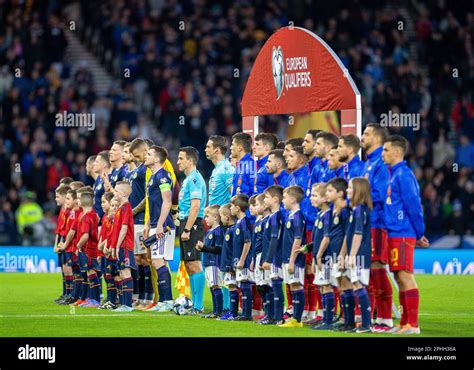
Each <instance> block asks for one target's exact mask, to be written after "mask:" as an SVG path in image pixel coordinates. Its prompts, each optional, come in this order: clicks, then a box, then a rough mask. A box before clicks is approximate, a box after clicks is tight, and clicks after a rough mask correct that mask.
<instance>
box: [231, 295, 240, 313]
mask: <svg viewBox="0 0 474 370" xmlns="http://www.w3.org/2000/svg"><path fill="white" fill-rule="evenodd" d="M229 295H230V312H232V314H233V315H234V316H237V314H238V313H239V291H238V290H231V291H229Z"/></svg>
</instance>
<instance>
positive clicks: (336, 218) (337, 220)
mask: <svg viewBox="0 0 474 370" xmlns="http://www.w3.org/2000/svg"><path fill="white" fill-rule="evenodd" d="M338 223H339V217H337V216H336V217H334V225H337V224H338Z"/></svg>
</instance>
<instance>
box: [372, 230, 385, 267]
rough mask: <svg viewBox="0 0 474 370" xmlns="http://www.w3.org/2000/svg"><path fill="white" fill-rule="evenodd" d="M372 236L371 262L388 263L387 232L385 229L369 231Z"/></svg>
mask: <svg viewBox="0 0 474 370" xmlns="http://www.w3.org/2000/svg"><path fill="white" fill-rule="evenodd" d="M370 232H371V234H372V257H371V259H372V262H376V261H377V262H381V263H383V264H387V263H388V254H389V253H388V241H387V230H385V229H376V228H372V229H370Z"/></svg>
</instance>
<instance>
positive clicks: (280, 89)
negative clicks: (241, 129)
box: [242, 27, 360, 123]
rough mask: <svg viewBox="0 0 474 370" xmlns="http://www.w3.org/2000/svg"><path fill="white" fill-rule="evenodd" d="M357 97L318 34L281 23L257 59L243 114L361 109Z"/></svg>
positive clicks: (248, 84) (345, 74) (351, 84)
mask: <svg viewBox="0 0 474 370" xmlns="http://www.w3.org/2000/svg"><path fill="white" fill-rule="evenodd" d="M359 95H360V94H359V91H358V89H357V87H356V86H355V84H354V82H353V81H352V78H351V76H350V75H349V72H348V71H347V70H346V69H345V67H344V65H343V64H342V63H341V61H340V60H339V58H338V57H337V55H336V54H335V53H334V52H333V51H332V49H331V48H330V47H329V46H328V45H327V44H326V43H325V42H324V41H323V40H322V39H321V38H319V37H318V36H317V35H315V34H314V33H312V32H310V31H308V30H306V29H304V28H299V27H292V28H291V29H290V27H285V28H282V29H280V30H278V31H277V32H276V33H274V34H273V35H272V36H271V37H270V38H269V39H268V41H267V42H266V43H265V45H264V46H263V47H262V50H260V53H259V54H258V56H257V59H256V60H255V64H254V66H253V68H252V71H251V73H250V76H249V79H248V81H247V86H246V87H245V91H244V95H243V98H242V116H243V117H248V116H261V115H272V114H293V113H307V112H318V111H332V110H348V109H357V108H358V109H360V97H358V96H359ZM358 105H359V106H358ZM354 123H355V122H354Z"/></svg>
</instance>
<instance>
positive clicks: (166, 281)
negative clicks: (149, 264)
mask: <svg viewBox="0 0 474 370" xmlns="http://www.w3.org/2000/svg"><path fill="white" fill-rule="evenodd" d="M157 273H158V291H159V292H160V298H161V295H162V294H163V301H171V300H172V299H173V294H172V292H171V274H170V270H169V269H168V267H166V266H161V267H160V268H159V269H158V270H157ZM160 288H161V289H160Z"/></svg>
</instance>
